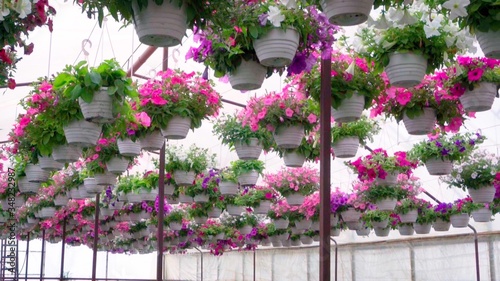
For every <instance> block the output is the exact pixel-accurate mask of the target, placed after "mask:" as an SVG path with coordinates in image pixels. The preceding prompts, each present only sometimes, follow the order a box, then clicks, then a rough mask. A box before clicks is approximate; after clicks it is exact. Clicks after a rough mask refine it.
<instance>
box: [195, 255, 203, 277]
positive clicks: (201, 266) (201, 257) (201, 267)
mask: <svg viewBox="0 0 500 281" xmlns="http://www.w3.org/2000/svg"><path fill="white" fill-rule="evenodd" d="M194 248H195V250H196V251H198V252H199V253H200V263H201V264H200V270H201V272H200V281H203V252H202V251H201V250H200V249H198V247H194Z"/></svg>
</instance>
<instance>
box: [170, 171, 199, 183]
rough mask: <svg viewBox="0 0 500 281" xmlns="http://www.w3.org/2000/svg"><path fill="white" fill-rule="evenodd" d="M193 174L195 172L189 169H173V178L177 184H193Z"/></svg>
mask: <svg viewBox="0 0 500 281" xmlns="http://www.w3.org/2000/svg"><path fill="white" fill-rule="evenodd" d="M195 176H196V175H195V173H194V172H191V171H190V172H186V171H174V180H175V183H176V184H177V185H178V186H187V185H193V182H194V179H195Z"/></svg>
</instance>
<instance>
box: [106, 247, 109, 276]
mask: <svg viewBox="0 0 500 281" xmlns="http://www.w3.org/2000/svg"><path fill="white" fill-rule="evenodd" d="M108 259H109V251H106V280H108V265H109V261H108Z"/></svg>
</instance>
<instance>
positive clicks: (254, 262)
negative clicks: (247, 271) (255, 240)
mask: <svg viewBox="0 0 500 281" xmlns="http://www.w3.org/2000/svg"><path fill="white" fill-rule="evenodd" d="M256 265H257V262H256V261H255V249H254V250H253V281H255V280H257V279H256V278H257V275H256V274H255V272H256V271H255V267H256Z"/></svg>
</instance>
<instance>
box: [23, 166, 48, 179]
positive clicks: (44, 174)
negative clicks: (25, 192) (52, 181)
mask: <svg viewBox="0 0 500 281" xmlns="http://www.w3.org/2000/svg"><path fill="white" fill-rule="evenodd" d="M24 172H25V173H26V179H27V180H28V181H29V182H46V181H47V180H48V179H49V176H50V172H48V171H44V170H42V169H41V168H40V166H39V165H33V164H28V165H26V169H25V170H24Z"/></svg>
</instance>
